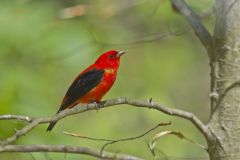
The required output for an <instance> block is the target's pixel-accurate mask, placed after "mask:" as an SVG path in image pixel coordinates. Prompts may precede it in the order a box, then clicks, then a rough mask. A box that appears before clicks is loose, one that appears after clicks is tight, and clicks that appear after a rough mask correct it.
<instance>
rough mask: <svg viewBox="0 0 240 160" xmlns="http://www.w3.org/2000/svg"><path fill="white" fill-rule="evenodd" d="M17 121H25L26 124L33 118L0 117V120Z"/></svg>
mask: <svg viewBox="0 0 240 160" xmlns="http://www.w3.org/2000/svg"><path fill="white" fill-rule="evenodd" d="M12 119H13V120H19V121H26V122H32V121H33V118H32V117H29V116H18V115H10V114H7V115H1V116H0V120H12Z"/></svg>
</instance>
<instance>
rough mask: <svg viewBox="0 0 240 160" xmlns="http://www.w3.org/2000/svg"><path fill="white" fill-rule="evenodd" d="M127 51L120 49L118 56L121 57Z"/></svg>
mask: <svg viewBox="0 0 240 160" xmlns="http://www.w3.org/2000/svg"><path fill="white" fill-rule="evenodd" d="M125 53H126V52H125V51H118V54H117V56H118V57H121V56H122V55H124V54H125Z"/></svg>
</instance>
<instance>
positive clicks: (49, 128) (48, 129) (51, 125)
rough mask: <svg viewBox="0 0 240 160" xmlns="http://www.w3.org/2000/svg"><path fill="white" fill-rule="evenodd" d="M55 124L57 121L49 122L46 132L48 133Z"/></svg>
mask: <svg viewBox="0 0 240 160" xmlns="http://www.w3.org/2000/svg"><path fill="white" fill-rule="evenodd" d="M56 123H57V121H56V122H51V123H50V124H49V126H48V128H47V132H50V131H51V130H52V129H53V127H54V126H55V125H56Z"/></svg>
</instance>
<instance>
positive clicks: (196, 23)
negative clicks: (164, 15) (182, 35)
mask: <svg viewBox="0 0 240 160" xmlns="http://www.w3.org/2000/svg"><path fill="white" fill-rule="evenodd" d="M171 2H172V5H173V7H174V8H176V9H177V11H179V12H180V13H181V14H182V15H183V16H184V17H185V18H186V19H187V21H188V23H189V24H190V25H191V26H192V29H193V30H194V31H195V33H196V35H197V37H198V38H199V40H200V41H201V43H202V44H203V46H204V47H205V48H206V49H207V51H210V50H211V49H212V47H213V44H212V36H211V35H210V33H209V32H208V30H207V29H206V28H205V27H204V25H203V24H202V22H201V19H200V17H199V16H198V15H197V14H196V13H195V12H193V10H192V9H191V8H190V7H189V6H188V5H187V3H186V2H185V1H184V0H171ZM208 54H209V57H210V58H211V55H210V52H208Z"/></svg>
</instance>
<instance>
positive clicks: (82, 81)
mask: <svg viewBox="0 0 240 160" xmlns="http://www.w3.org/2000/svg"><path fill="white" fill-rule="evenodd" d="M124 53H125V52H124V51H115V50H110V51H107V52H105V53H103V54H102V55H101V56H100V57H99V58H98V59H97V60H96V62H95V63H94V64H92V65H90V66H89V67H87V68H86V69H85V70H83V71H82V72H81V73H80V74H79V75H78V76H77V78H76V79H75V80H74V81H73V83H72V84H71V86H70V87H69V89H68V90H67V93H66V94H65V96H64V98H63V100H62V103H61V106H60V108H59V110H58V111H57V113H59V112H61V111H62V110H65V109H67V108H73V107H74V106H76V105H77V104H79V103H81V104H88V103H93V102H96V103H99V102H100V101H101V99H102V97H103V96H104V95H105V94H106V93H107V92H108V91H109V90H110V88H111V87H112V85H113V84H114V81H115V79H116V76H117V71H118V67H119V64H120V57H121V56H122V55H123V54H124ZM56 123H57V121H56V122H51V123H50V125H49V126H48V128H47V131H51V130H52V129H53V127H54V126H55V124H56Z"/></svg>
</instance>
